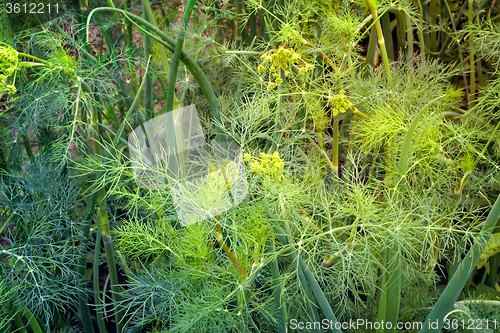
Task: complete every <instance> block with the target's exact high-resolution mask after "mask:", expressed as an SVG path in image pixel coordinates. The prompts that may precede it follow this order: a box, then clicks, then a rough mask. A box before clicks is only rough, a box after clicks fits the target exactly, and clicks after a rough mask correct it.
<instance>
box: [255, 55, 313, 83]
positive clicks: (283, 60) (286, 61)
mask: <svg viewBox="0 0 500 333" xmlns="http://www.w3.org/2000/svg"><path fill="white" fill-rule="evenodd" d="M260 58H261V59H263V60H264V61H263V62H262V63H261V64H260V65H259V67H257V72H258V73H259V75H260V74H262V73H264V72H265V70H266V66H265V64H267V63H269V64H271V66H270V67H269V84H268V85H267V90H271V89H274V88H276V87H277V86H279V85H281V83H283V79H282V78H281V77H280V76H281V75H280V74H281V71H284V74H285V76H287V77H288V76H290V68H289V67H290V65H295V66H296V67H297V69H298V71H299V74H300V75H305V74H306V73H307V72H309V71H311V70H312V69H314V65H311V64H308V63H307V62H306V61H305V60H304V59H302V57H301V56H300V55H299V54H298V53H297V52H295V51H294V50H293V49H289V48H285V47H283V46H280V47H279V48H278V49H277V50H276V49H272V50H270V51H267V52H266V53H264V54H263V55H261V56H260ZM299 65H300V66H299ZM273 78H274V82H273V81H272V80H273Z"/></svg>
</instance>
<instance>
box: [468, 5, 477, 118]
mask: <svg viewBox="0 0 500 333" xmlns="http://www.w3.org/2000/svg"><path fill="white" fill-rule="evenodd" d="M468 1H469V8H468V9H469V26H472V24H473V12H472V9H473V8H472V7H473V5H474V0H468ZM469 61H470V89H469V109H472V107H474V95H475V94H476V67H475V61H474V34H473V33H472V32H471V33H470V36H469Z"/></svg>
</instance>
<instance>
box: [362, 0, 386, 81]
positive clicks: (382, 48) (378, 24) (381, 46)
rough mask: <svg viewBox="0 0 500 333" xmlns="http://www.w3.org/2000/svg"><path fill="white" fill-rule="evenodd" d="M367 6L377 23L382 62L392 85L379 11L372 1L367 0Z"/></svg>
mask: <svg viewBox="0 0 500 333" xmlns="http://www.w3.org/2000/svg"><path fill="white" fill-rule="evenodd" d="M366 4H367V5H368V8H369V9H370V13H371V14H372V17H373V21H374V22H375V29H376V30H377V37H378V45H379V47H380V53H381V54H382V60H383V61H384V66H385V71H386V73H387V80H388V82H389V85H391V68H390V66H389V58H388V55H387V50H386V47H385V39H384V34H383V32H382V26H381V24H380V22H379V21H378V20H377V10H376V8H375V6H374V5H373V3H372V1H371V0H366Z"/></svg>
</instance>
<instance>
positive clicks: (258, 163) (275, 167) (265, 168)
mask: <svg viewBox="0 0 500 333" xmlns="http://www.w3.org/2000/svg"><path fill="white" fill-rule="evenodd" d="M243 159H244V160H245V161H246V162H248V163H250V171H251V172H253V173H255V174H257V175H259V176H261V177H263V178H266V179H268V180H271V179H277V180H281V179H283V178H284V176H283V167H284V166H285V163H283V160H282V159H281V158H280V154H279V153H278V152H277V151H275V152H274V153H273V154H272V155H268V154H266V153H260V154H259V157H253V156H251V155H250V154H248V153H245V154H244V155H243Z"/></svg>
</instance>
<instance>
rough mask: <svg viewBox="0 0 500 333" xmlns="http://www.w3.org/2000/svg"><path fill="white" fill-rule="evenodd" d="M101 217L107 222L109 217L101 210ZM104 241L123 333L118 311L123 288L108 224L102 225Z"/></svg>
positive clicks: (119, 329)
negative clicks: (119, 281)
mask: <svg viewBox="0 0 500 333" xmlns="http://www.w3.org/2000/svg"><path fill="white" fill-rule="evenodd" d="M101 215H103V216H104V219H105V220H106V221H107V219H108V216H107V213H106V211H105V210H101ZM102 240H103V241H104V251H105V253H106V261H107V263H108V270H109V276H110V281H111V291H112V294H111V296H112V298H113V304H114V310H115V319H116V332H117V333H121V332H123V313H122V312H121V311H119V310H117V309H116V308H117V305H118V304H120V301H121V297H120V291H121V288H120V286H119V283H118V270H117V269H116V262H115V253H114V251H113V239H112V238H111V234H110V232H109V228H108V225H107V224H104V225H102Z"/></svg>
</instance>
